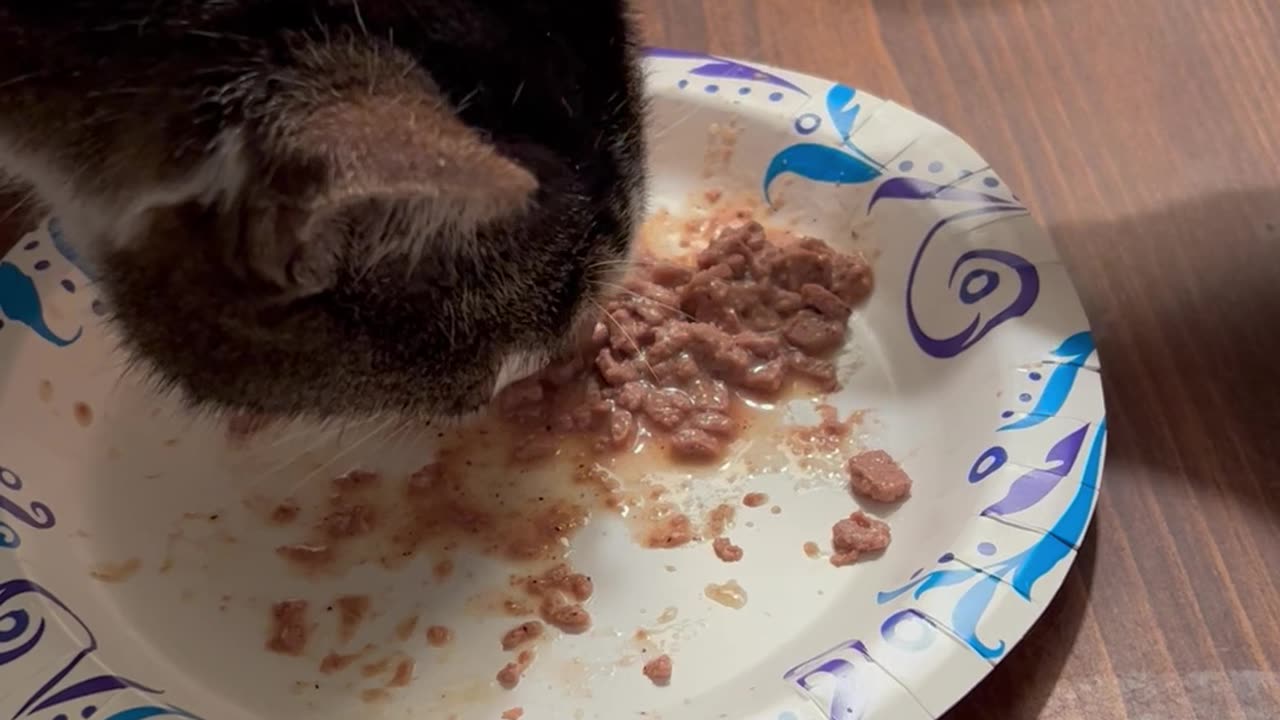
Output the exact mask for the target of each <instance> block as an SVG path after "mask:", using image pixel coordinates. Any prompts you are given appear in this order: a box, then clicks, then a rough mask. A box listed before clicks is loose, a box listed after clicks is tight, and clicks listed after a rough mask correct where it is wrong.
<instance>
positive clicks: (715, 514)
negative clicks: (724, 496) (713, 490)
mask: <svg viewBox="0 0 1280 720" xmlns="http://www.w3.org/2000/svg"><path fill="white" fill-rule="evenodd" d="M736 515H737V510H735V509H734V507H733V506H732V505H728V504H724V503H721V504H720V505H717V506H715V507H714V508H712V509H711V512H709V513H707V534H708V535H712V536H716V535H723V534H724V531H725V530H726V529H728V528H729V526H730V525H732V524H733V518H734V516H736Z"/></svg>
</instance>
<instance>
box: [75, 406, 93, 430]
mask: <svg viewBox="0 0 1280 720" xmlns="http://www.w3.org/2000/svg"><path fill="white" fill-rule="evenodd" d="M71 410H72V413H73V414H74V415H75V418H76V422H77V423H79V424H80V427H89V426H90V425H92V424H93V408H91V407H89V405H88V403H83V402H78V403H76V404H75V405H72V406H71Z"/></svg>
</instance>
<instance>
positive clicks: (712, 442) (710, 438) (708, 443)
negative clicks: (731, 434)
mask: <svg viewBox="0 0 1280 720" xmlns="http://www.w3.org/2000/svg"><path fill="white" fill-rule="evenodd" d="M723 450H724V444H723V443H722V442H721V441H720V440H717V439H716V437H715V436H714V435H712V434H711V433H709V432H707V431H706V430H699V429H697V428H684V429H682V430H678V431H676V433H675V434H674V435H672V436H671V452H672V454H674V455H676V456H677V457H680V458H684V459H686V460H714V459H716V458H718V457H720V454H721V452H723Z"/></svg>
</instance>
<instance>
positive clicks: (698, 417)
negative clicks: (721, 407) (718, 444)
mask: <svg viewBox="0 0 1280 720" xmlns="http://www.w3.org/2000/svg"><path fill="white" fill-rule="evenodd" d="M687 425H688V427H692V428H697V429H699V430H706V431H707V432H709V433H711V434H713V435H720V436H722V437H732V436H733V434H734V432H735V431H736V430H737V427H735V426H734V424H733V420H732V419H731V418H730V417H729V416H728V415H723V414H721V413H718V412H700V413H694V414H693V415H691V416H690V417H689V421H688V423H687Z"/></svg>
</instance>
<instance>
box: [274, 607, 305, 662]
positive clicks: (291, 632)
mask: <svg viewBox="0 0 1280 720" xmlns="http://www.w3.org/2000/svg"><path fill="white" fill-rule="evenodd" d="M307 608H308V603H307V601H306V600H285V601H283V602H278V603H275V604H274V605H272V606H271V630H270V633H269V635H268V637H267V649H268V650H270V651H271V652H274V653H279V654H281V655H293V656H299V655H302V654H303V653H304V652H306V649H307V641H308V640H309V639H310V636H311V625H310V624H309V623H308V621H307Z"/></svg>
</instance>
